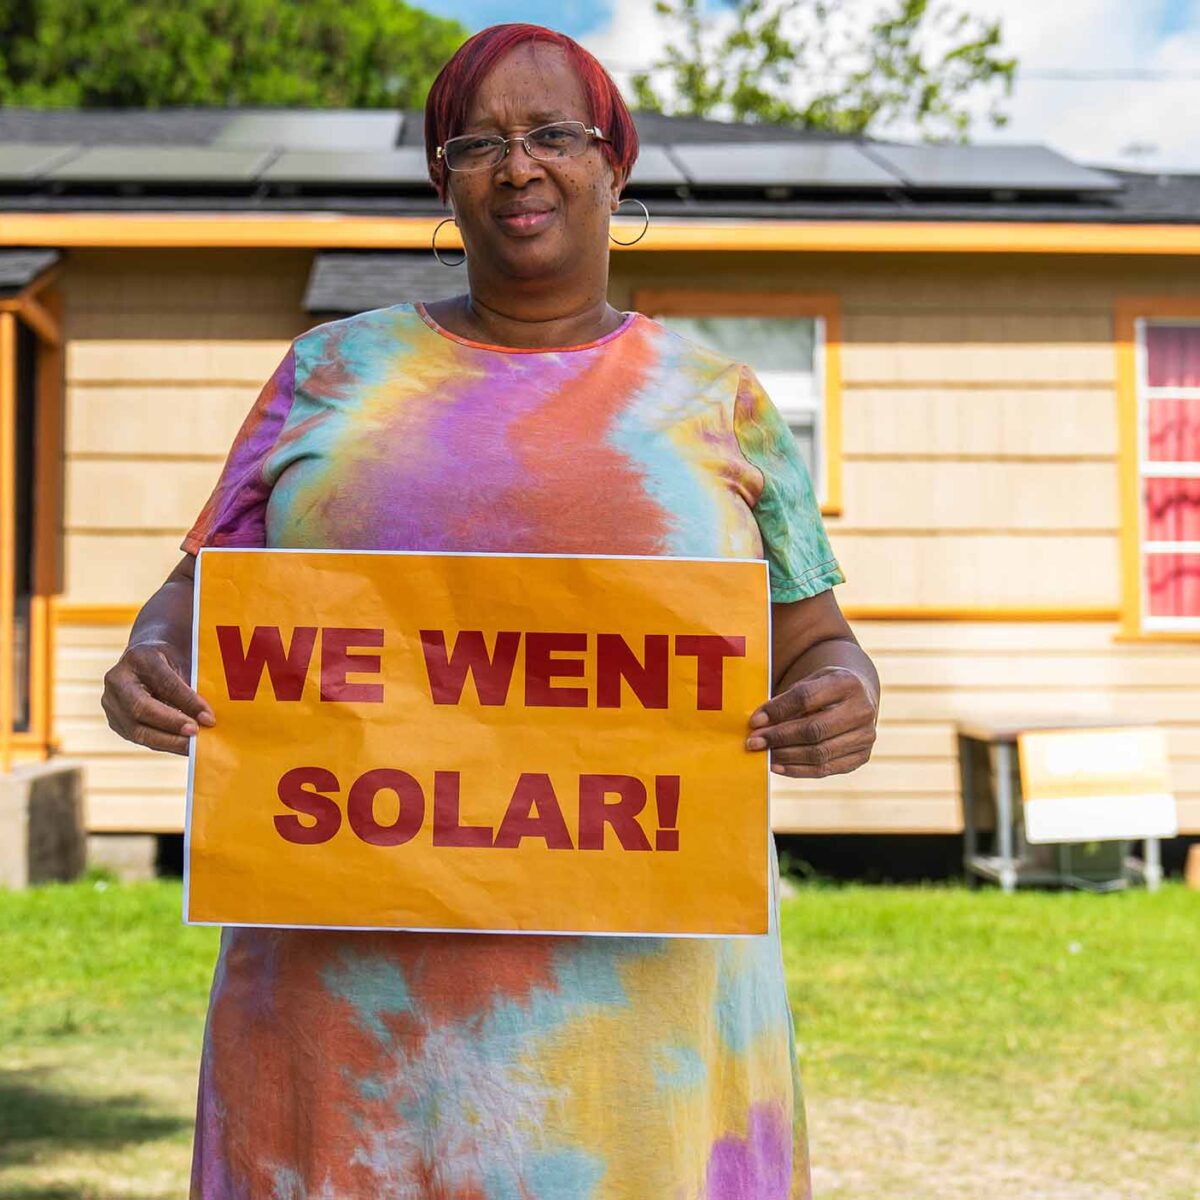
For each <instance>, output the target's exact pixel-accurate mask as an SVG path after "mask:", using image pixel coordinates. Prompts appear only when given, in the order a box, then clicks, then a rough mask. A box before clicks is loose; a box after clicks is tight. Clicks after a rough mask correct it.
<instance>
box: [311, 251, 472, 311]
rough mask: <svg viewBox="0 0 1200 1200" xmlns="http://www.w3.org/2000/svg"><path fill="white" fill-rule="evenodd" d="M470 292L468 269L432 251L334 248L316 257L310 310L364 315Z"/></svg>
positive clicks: (312, 271)
mask: <svg viewBox="0 0 1200 1200" xmlns="http://www.w3.org/2000/svg"><path fill="white" fill-rule="evenodd" d="M451 261H453V260H451ZM465 290H466V275H465V274H464V272H462V271H455V270H454V269H453V268H452V267H446V266H443V265H442V264H441V263H439V262H438V261H437V260H436V259H435V258H434V257H433V256H432V255H431V254H429V253H428V252H427V251H426V252H422V253H414V252H412V251H398V252H396V253H357V252H354V251H347V252H341V251H333V250H330V251H323V252H322V253H320V254H317V255H316V256H315V257H314V259H313V265H312V270H311V272H310V273H309V276H308V287H307V288H305V291H304V311H305V312H307V313H313V314H318V313H320V314H338V313H359V312H366V311H367V310H368V309H372V308H388V307H390V306H391V305H393V304H402V303H405V302H406V301H412V300H444V299H447V298H448V297H450V296H457V295H458V293H459V292H462V291H465Z"/></svg>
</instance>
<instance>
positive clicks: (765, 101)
mask: <svg viewBox="0 0 1200 1200" xmlns="http://www.w3.org/2000/svg"><path fill="white" fill-rule="evenodd" d="M847 8H848V5H847V3H846V0H737V3H736V6H735V8H734V11H733V17H734V25H733V28H732V29H730V30H729V31H728V32H726V33H725V34H723V35H722V36H719V37H713V36H711V35H710V34H709V32H708V29H709V26H710V24H711V21H710V14H709V12H708V10H707V8H706V5H705V0H656V3H655V9H656V11H657V12H658V14H659V16H660V17H661V18H662V19H663V20H665V21H666V22H667V23H668V24H669V25H670V26H671V28H672V30H673V32H674V34H675V37H674V39H673V40H672V42H671V43H670V44H669V45H668V46H667V49H666V52H665V54H664V56H663V58H662V59H660V60H659V61H658V62H657V63H655V64H654V66H653V67H652V68H651V69H650V70H649V71H646V72H642V73H640V74H638V75H635V76H634V77H633V89H634V98H635V101H636V103H637V105H638V107H639V108H643V109H650V110H652V111H655V112H673V113H678V114H685V115H689V116H698V117H705V116H713V115H716V116H727V117H730V118H732V119H733V120H736V121H766V122H772V123H777V124H794V125H802V126H805V127H807V128H811V129H823V130H828V131H831V132H834V133H841V134H850V135H854V134H868V133H873V132H878V131H879V130H881V129H883V128H886V127H888V126H892V125H901V126H906V127H910V128H915V129H916V130H917V131H918V132H919V133H920V134H921V135H923V136H925V137H928V138H931V139H951V140H960V141H961V140H965V139H966V137H967V135H968V133H969V132H970V128H971V123H972V108H971V104H972V102H977V101H979V100H980V99H981V98H982V97H987V111H986V114H985V115H986V119H987V120H988V121H989V122H990V123H991V124H992V125H1003V124H1004V123H1005V120H1006V118H1005V116H1004V114H1003V112H1002V111H1001V110H1000V107H999V104H1000V97H998V96H997V94H996V93H997V92H999V93H1000V96H1002V97H1004V98H1007V97H1008V96H1010V95H1011V93H1012V83H1013V76H1014V74H1015V72H1016V66H1017V64H1016V60H1015V59H1013V58H1009V57H1006V56H1005V55H1004V54H1003V52H1002V47H1001V28H1000V22H999V21H986V20H983V19H981V18H978V17H974V16H970V15H968V14H966V13H959V12H955V11H954V10H953V9H951V8H950V7H949V5H941V4H931V3H930V0H890V3H889V6H888V8H887V9H886V10H884V11H882V12H881V13H880V15H878V16H876V17H875V18H874V19H873V20H872V21H871V23H870V25H869V26H868V27H867V29H866V31H865V36H864V34H863V32H862V31H861V30H860V31H858V33H857V36H856V35H855V34H854V33H853V32H852V25H851V23H850V22H849V20H848V18H847V16H846V13H847ZM663 75H665V76H666V78H667V80H668V84H667V86H666V87H662V86H661V85H658V84H656V82H655V80H656V78H661V77H662V76H663ZM802 94H803V96H804V98H803V99H801V95H802Z"/></svg>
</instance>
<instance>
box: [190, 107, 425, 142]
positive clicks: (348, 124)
mask: <svg viewBox="0 0 1200 1200" xmlns="http://www.w3.org/2000/svg"><path fill="white" fill-rule="evenodd" d="M403 122H404V117H403V115H402V114H401V113H398V112H388V111H387V110H379V111H378V112H376V111H371V110H364V111H357V110H355V109H330V110H328V111H318V112H310V111H307V110H295V111H291V112H289V111H287V110H286V109H281V110H279V111H278V112H249V113H235V114H234V115H233V116H232V117H230V119H229V121H228V123H227V124H226V125H225V127H224V128H223V129H222V130H221V132H220V133H218V134H217V136H216V137H215V138H213V141H212V144H213V145H214V146H221V147H228V148H234V147H250V146H252V147H258V148H262V147H270V146H276V147H282V148H283V149H285V150H344V151H351V150H376V151H378V150H390V149H392V147H394V146H396V145H398V144H399V140H400V132H401V128H402V126H403Z"/></svg>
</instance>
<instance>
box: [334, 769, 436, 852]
mask: <svg viewBox="0 0 1200 1200" xmlns="http://www.w3.org/2000/svg"><path fill="white" fill-rule="evenodd" d="M383 791H391V792H395V793H396V799H397V800H398V801H399V809H398V811H397V813H396V819H395V820H394V821H393V822H392V823H391V824H390V825H381V824H380V823H379V821H378V820H376V818H375V797H376V796H377V795H378V794H379V793H380V792H383ZM346 817H347V819H348V820H349V822H350V828H351V829H353V830H354V832H355V833H356V834H358V836H359V837H360V838H361V839H362V840H363V841H364V842H367V843H369V844H370V845H372V846H400V845H403V844H404V843H405V842H408V841H411V840H412V839H413V838H414V837H416V835H417V832H418V831H419V830H420V828H421V825H422V823H423V822H424V820H425V793H424V792H422V791H421V785H420V784H419V783H418V782H417V781H416V780H415V779H414V778H413V777H412V776H411V775H410V774H408V772H407V771H396V770H393V769H392V768H391V767H380V768H378V769H377V770H374V771H367V772H365V773H364V774H362V775H360V776H359V777H358V778H357V779H356V780H355V781H354V784H353V786H352V787H351V788H350V797H349V799H348V800H347V801H346Z"/></svg>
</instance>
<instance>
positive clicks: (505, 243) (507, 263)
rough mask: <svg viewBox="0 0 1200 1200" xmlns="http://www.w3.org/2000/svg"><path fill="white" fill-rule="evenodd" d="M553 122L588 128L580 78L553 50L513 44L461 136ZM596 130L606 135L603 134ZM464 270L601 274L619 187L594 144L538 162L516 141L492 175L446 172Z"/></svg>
mask: <svg viewBox="0 0 1200 1200" xmlns="http://www.w3.org/2000/svg"><path fill="white" fill-rule="evenodd" d="M552 121H582V122H583V123H584V124H585V125H589V126H590V125H591V124H592V117H591V113H590V112H589V110H588V106H587V100H586V98H585V96H584V92H583V88H582V87H581V86H580V83H579V79H578V78H577V77H576V75H575V72H574V71H573V70H572V69H571V66H570V63H569V62H568V60H567V57H566V55H565V54H563V52H562V51H561V50H560V49H559V48H558V47H557V46H547V45H539V44H538V43H526V44H525V45H522V46H518V47H517V48H516V49H514V50H513V51H512V52H511V53H509V54H507V55H505V57H504V58H502V59H501V60H500V62H498V63H497V64H496V66H495V67H493V68H492V70H491V72H490V73H489V74H488V75H487V76H485V77H484V80H483V82H482V83H481V84H480V86H479V89H478V91H477V92H476V94H475V99H474V101H473V103H472V104H471V106H470V108H469V110H468V111H467V117H466V124H465V126H464V127H463V128H462V129H461V130H455V131H454V133H455V135H457V134H459V133H500V134H503V135H504V136H506V137H507V136H511V135H512V134H516V133H526V132H528V131H529V130H530V129H536V128H537V127H538V126H539V125H547V124H549V123H550V122H552ZM604 132H607V130H605V131H604ZM447 175H448V176H449V189H450V191H449V195H450V204H451V207H452V209H453V211H454V216H455V219H456V220H457V221H458V226H459V229H460V230H461V232H462V237H463V243H464V245H465V246H466V249H467V257H468V262H469V263H470V264H471V265H472V266H474V267H475V268H479V267H484V268H486V269H489V270H492V271H496V272H498V273H500V274H503V275H507V276H510V277H516V278H522V279H534V278H538V277H544V276H548V275H554V274H561V273H562V272H564V271H570V272H572V273H576V272H578V271H579V269H580V268H581V267H582V268H584V269H585V270H586V269H587V268H588V267H589V266H594V269H595V270H596V271H598V272H601V273H602V272H604V271H605V270H606V268H607V261H608V260H607V253H608V219H609V216H610V214H611V213H612V212H614V211H615V210H616V205H617V201H618V200H619V199H620V194H621V184H622V182H623V181H622V180H620V179H618V178H617V176H616V173H615V172H614V171H613V169H612V166H611V165H610V164H609V161H608V159H607V158H606V157H605V155H604V153H603V152H602V150H601V149H600V143H599V142H597V141H596V140H595V139H592V140H591V141H590V144H589V146H588V148H587V150H585V151H584V152H583V153H582V154H580V155H579V156H578V157H576V158H568V159H561V160H559V161H556V162H539V161H538V160H537V159H533V158H530V157H529V155H528V154H526V153H525V148H524V147H523V146H522V145H521V144H520V143H519V142H513V143H511V144H510V145H509V148H508V154H507V155H505V157H504V158H503V159H501V161H500V162H499V163H498V164H497V165H496V166H495V167H492V168H485V169H483V170H480V171H448V172H447Z"/></svg>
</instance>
